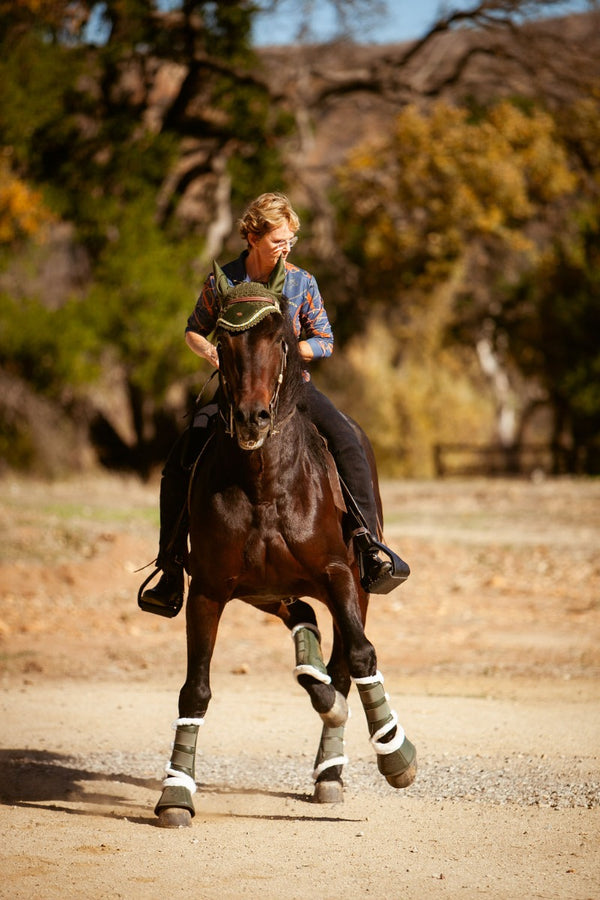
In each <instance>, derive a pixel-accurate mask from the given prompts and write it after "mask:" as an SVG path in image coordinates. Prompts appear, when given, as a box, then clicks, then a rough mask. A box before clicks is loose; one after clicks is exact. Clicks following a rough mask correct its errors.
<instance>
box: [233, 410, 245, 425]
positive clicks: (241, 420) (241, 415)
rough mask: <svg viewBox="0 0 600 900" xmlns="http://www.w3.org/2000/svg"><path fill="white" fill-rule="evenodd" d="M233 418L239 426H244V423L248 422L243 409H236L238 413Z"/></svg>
mask: <svg viewBox="0 0 600 900" xmlns="http://www.w3.org/2000/svg"><path fill="white" fill-rule="evenodd" d="M233 418H234V419H235V421H236V422H237V423H238V425H243V424H244V422H245V421H246V416H245V415H244V413H243V412H242V411H241V409H236V411H235V412H234V414H233Z"/></svg>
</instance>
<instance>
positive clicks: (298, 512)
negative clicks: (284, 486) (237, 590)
mask: <svg viewBox="0 0 600 900" xmlns="http://www.w3.org/2000/svg"><path fill="white" fill-rule="evenodd" d="M225 510H227V515H226V516H225V515H224V513H225ZM218 513H219V518H220V520H221V522H227V521H228V523H229V527H227V525H226V528H225V531H224V532H223V531H221V533H220V538H221V540H222V542H223V543H222V546H223V547H226V548H227V551H226V552H227V553H228V555H229V558H230V560H232V561H233V559H235V562H236V568H237V570H238V572H239V573H244V574H245V575H247V576H248V575H251V574H252V575H254V576H256V578H260V579H261V580H264V579H265V578H266V577H267V578H272V576H273V573H274V572H277V571H278V570H280V569H281V568H282V567H283V566H289V565H290V561H291V560H292V559H293V558H294V555H295V554H294V547H295V546H296V545H297V544H298V542H299V541H301V540H302V536H303V534H304V533H305V531H306V529H305V527H304V526H303V518H304V517H303V513H302V504H301V503H300V504H298V503H297V502H295V501H293V500H292V499H291V498H289V497H279V498H277V499H274V500H271V501H269V502H262V503H252V502H251V501H250V500H249V499H248V498H247V497H244V496H237V497H232V496H230V497H229V498H225V497H224V498H223V506H222V508H221V509H220V510H218Z"/></svg>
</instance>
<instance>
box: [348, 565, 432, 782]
mask: <svg viewBox="0 0 600 900" xmlns="http://www.w3.org/2000/svg"><path fill="white" fill-rule="evenodd" d="M330 585H331V593H330V597H331V604H332V606H331V610H332V614H333V617H334V620H335V622H336V623H337V626H338V628H339V630H340V635H341V639H342V642H343V645H344V650H345V654H344V655H345V658H346V662H347V665H348V671H349V673H350V675H351V677H352V680H353V681H354V683H355V684H356V687H357V689H358V693H359V697H360V700H361V703H362V706H363V709H364V711H365V715H366V718H367V724H368V727H369V734H370V739H371V744H372V746H373V749H374V750H375V752H376V754H377V767H378V769H379V771H380V772H381V774H382V775H383V776H384V777H385V778H386V780H387V782H388V783H389V784H390V785H391V786H392V787H395V788H405V787H408V786H409V785H410V784H412V782H413V781H414V779H415V777H416V774H417V762H416V755H417V754H416V750H415V748H414V746H413V744H412V743H411V742H410V741H409V739H408V738H407V737H406V734H405V732H404V729H403V728H402V726H401V725H399V724H398V716H397V714H396V712H395V711H394V710H393V709H392V708H391V707H390V704H389V695H388V694H387V693H386V692H385V690H384V687H383V676H382V675H381V673H380V672H379V670H378V669H377V655H376V653H375V648H374V647H373V645H372V644H371V642H370V641H369V640H368V639H367V637H366V635H365V631H364V624H363V620H364V616H363V615H362V614H361V612H360V608H359V603H358V594H357V587H356V582H355V580H354V579H353V577H352V575H351V573H350V571H348V572H347V574H346V573H344V572H340V571H339V569H337V568H336V569H332V571H331V573H330Z"/></svg>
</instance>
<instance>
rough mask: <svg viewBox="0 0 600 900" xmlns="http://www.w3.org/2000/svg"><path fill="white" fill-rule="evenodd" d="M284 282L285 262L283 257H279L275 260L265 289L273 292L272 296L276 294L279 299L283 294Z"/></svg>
mask: <svg viewBox="0 0 600 900" xmlns="http://www.w3.org/2000/svg"><path fill="white" fill-rule="evenodd" d="M284 282H285V261H284V259H283V256H280V257H279V259H278V260H277V265H276V266H275V268H274V269H273V271H272V272H271V277H270V278H269V281H268V283H267V287H268V288H269V290H270V291H273V293H274V294H277V296H278V297H281V295H282V294H283V284H284Z"/></svg>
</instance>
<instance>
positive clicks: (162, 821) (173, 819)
mask: <svg viewBox="0 0 600 900" xmlns="http://www.w3.org/2000/svg"><path fill="white" fill-rule="evenodd" d="M154 812H155V814H156V815H157V816H158V824H159V826H160V827H161V828H189V827H190V825H191V824H192V819H193V817H194V815H195V814H196V810H195V809H194V801H193V800H192V794H191V792H190V791H189V790H188V788H186V787H183V785H179V784H169V785H167V787H165V788H164V789H163V792H162V794H161V795H160V800H159V801H158V803H157V804H156V806H155V807H154Z"/></svg>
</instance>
